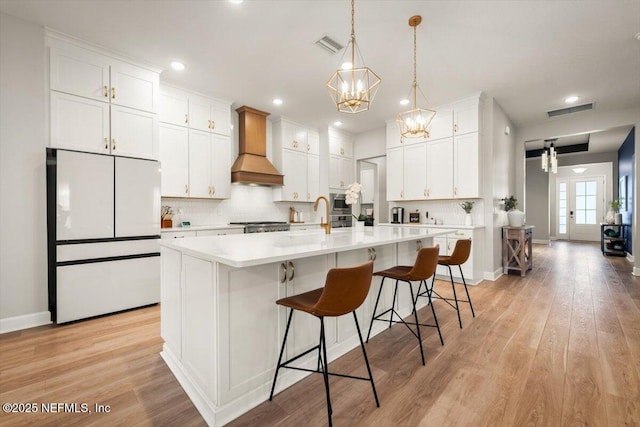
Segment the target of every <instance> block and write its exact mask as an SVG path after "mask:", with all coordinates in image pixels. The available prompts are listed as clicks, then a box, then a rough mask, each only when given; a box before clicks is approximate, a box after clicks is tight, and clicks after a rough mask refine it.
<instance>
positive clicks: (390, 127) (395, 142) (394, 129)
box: [387, 119, 402, 149]
mask: <svg viewBox="0 0 640 427" xmlns="http://www.w3.org/2000/svg"><path fill="white" fill-rule="evenodd" d="M396 147H402V138H401V137H400V128H399V127H398V123H397V122H396V121H395V119H394V120H387V149H389V148H396Z"/></svg>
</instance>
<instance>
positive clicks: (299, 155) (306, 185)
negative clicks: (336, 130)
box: [273, 119, 320, 202]
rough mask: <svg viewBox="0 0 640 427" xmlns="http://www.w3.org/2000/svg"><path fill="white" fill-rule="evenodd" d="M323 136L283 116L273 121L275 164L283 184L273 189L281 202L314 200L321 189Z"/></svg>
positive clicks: (276, 198)
mask: <svg viewBox="0 0 640 427" xmlns="http://www.w3.org/2000/svg"><path fill="white" fill-rule="evenodd" d="M319 153H320V135H319V133H318V131H317V130H315V129H310V128H307V127H306V126H303V125H300V124H297V123H294V122H292V121H289V120H287V119H280V120H277V121H275V122H274V123H273V164H274V166H275V167H276V168H277V169H278V170H279V171H280V173H281V174H283V175H284V185H283V186H282V187H276V188H274V189H273V200H275V201H279V202H314V201H315V200H316V198H317V197H318V195H319V192H320V155H319Z"/></svg>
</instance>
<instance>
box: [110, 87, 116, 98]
mask: <svg viewBox="0 0 640 427" xmlns="http://www.w3.org/2000/svg"><path fill="white" fill-rule="evenodd" d="M111 99H116V88H115V87H112V88H111Z"/></svg>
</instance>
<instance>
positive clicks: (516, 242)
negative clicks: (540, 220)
mask: <svg viewBox="0 0 640 427" xmlns="http://www.w3.org/2000/svg"><path fill="white" fill-rule="evenodd" d="M532 232H533V225H525V226H522V227H502V269H503V273H504V274H508V273H509V271H510V270H512V271H519V272H520V276H522V277H524V275H525V274H527V270H531V269H532V268H533V252H532V249H531V240H532Z"/></svg>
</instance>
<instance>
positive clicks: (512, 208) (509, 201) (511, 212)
mask: <svg viewBox="0 0 640 427" xmlns="http://www.w3.org/2000/svg"><path fill="white" fill-rule="evenodd" d="M501 200H502V201H503V202H504V210H505V211H506V212H507V218H509V225H510V226H511V227H522V226H523V225H524V212H522V211H520V210H518V209H517V207H518V199H516V198H515V196H513V195H511V196H509V197H505V198H504V199H501Z"/></svg>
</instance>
